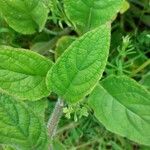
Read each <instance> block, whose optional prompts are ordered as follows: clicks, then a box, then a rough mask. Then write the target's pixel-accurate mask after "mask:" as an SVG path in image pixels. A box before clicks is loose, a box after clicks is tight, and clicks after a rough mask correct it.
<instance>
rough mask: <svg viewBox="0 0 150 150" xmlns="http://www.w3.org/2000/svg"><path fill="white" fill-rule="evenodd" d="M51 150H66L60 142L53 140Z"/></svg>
mask: <svg viewBox="0 0 150 150" xmlns="http://www.w3.org/2000/svg"><path fill="white" fill-rule="evenodd" d="M53 150H66V148H65V146H64V145H63V144H62V143H61V142H60V141H58V140H53Z"/></svg>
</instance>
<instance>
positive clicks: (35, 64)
mask: <svg viewBox="0 0 150 150" xmlns="http://www.w3.org/2000/svg"><path fill="white" fill-rule="evenodd" d="M51 66H52V62H51V61H50V60H48V59H46V58H44V57H43V56H41V55H39V54H37V53H34V52H31V51H29V50H24V49H15V48H12V47H0V90H3V91H6V92H7V93H9V94H11V95H14V96H16V97H19V98H20V99H29V100H37V99H40V98H42V97H45V96H47V95H48V94H49V92H50V91H49V90H48V89H47V87H46V83H45V77H46V74H47V72H48V70H49V69H50V68H51Z"/></svg>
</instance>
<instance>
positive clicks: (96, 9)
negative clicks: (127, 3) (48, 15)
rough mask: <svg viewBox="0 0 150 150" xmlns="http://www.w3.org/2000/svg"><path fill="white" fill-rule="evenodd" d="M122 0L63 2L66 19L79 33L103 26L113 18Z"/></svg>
mask: <svg viewBox="0 0 150 150" xmlns="http://www.w3.org/2000/svg"><path fill="white" fill-rule="evenodd" d="M122 1H123V0H76V1H75V0H64V8H65V12H66V15H67V17H68V18H69V19H70V21H71V22H72V23H73V24H75V25H76V26H77V28H78V30H79V31H81V32H86V31H88V30H90V29H93V28H95V27H98V26H100V25H102V24H105V23H106V22H107V21H111V20H112V19H113V18H115V16H116V14H117V12H119V10H120V9H121V6H122Z"/></svg>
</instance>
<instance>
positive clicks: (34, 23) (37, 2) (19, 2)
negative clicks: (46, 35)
mask: <svg viewBox="0 0 150 150" xmlns="http://www.w3.org/2000/svg"><path fill="white" fill-rule="evenodd" d="M0 12H1V13H2V14H3V16H4V18H5V20H6V22H7V23H8V24H9V26H10V27H12V28H13V29H14V30H16V31H17V32H20V33H23V34H32V33H34V32H36V31H41V30H42V29H43V27H44V25H45V22H46V20H47V15H48V9H47V8H46V6H45V4H44V2H43V0H0Z"/></svg>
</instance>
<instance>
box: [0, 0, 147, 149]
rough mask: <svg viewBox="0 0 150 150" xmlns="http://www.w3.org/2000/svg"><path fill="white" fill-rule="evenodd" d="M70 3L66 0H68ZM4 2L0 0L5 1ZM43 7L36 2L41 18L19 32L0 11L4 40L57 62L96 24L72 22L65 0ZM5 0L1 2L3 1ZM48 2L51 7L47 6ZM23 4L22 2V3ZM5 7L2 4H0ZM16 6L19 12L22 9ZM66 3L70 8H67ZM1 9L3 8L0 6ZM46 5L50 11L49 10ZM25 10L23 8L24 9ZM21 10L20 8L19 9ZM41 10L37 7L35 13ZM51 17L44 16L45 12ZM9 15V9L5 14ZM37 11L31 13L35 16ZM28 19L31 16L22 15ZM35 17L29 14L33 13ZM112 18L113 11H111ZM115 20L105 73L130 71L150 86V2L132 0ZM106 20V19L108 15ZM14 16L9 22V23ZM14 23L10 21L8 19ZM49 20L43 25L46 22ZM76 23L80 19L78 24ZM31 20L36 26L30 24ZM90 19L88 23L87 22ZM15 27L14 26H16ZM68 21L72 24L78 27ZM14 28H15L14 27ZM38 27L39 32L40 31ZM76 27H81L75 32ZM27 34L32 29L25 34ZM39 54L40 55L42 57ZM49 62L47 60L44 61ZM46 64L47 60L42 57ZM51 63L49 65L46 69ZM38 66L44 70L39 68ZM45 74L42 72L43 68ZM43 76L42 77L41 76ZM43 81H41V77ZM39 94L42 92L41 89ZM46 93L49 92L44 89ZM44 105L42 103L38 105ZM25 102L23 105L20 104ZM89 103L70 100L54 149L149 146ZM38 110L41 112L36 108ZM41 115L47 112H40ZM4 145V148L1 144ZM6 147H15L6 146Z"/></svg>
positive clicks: (2, 42)
mask: <svg viewBox="0 0 150 150" xmlns="http://www.w3.org/2000/svg"><path fill="white" fill-rule="evenodd" d="M65 1H66V2H69V1H68V0H65ZM1 2H2V1H0V3H1ZM41 3H42V4H41V5H40V6H38V5H37V6H36V7H37V8H36V11H37V10H42V11H43V12H44V13H42V14H43V16H41V20H38V22H34V19H33V20H32V21H33V22H34V25H33V22H32V23H31V22H28V26H30V27H29V28H28V30H26V26H24V23H22V27H21V29H20V28H18V30H17V31H18V32H20V33H23V34H20V33H18V32H16V31H15V30H13V29H12V28H13V26H14V23H15V24H19V23H18V22H14V21H13V19H12V18H9V17H8V18H6V20H4V19H3V17H2V14H0V15H1V16H0V45H6V46H12V47H15V48H27V49H30V50H32V51H35V52H37V53H39V54H42V55H44V56H46V57H47V58H49V59H51V60H52V61H56V60H57V59H58V57H59V56H61V54H62V53H63V52H64V50H65V49H66V48H67V47H68V46H69V45H70V44H71V43H72V42H73V41H74V40H75V39H76V38H77V37H78V36H79V35H81V34H83V33H84V32H86V31H87V30H88V29H89V28H92V27H93V26H96V25H97V23H94V22H93V25H90V26H88V29H85V30H83V27H82V26H83V24H81V23H80V20H76V19H75V20H74V22H71V21H70V20H71V17H72V16H66V15H65V12H64V10H63V6H62V0H53V1H51V2H48V1H46V0H43V1H42V2H41ZM1 4H3V3H1ZM43 4H46V6H47V8H45V7H43ZM21 5H22V4H20V3H19V4H18V6H19V7H20V6H21ZM1 6H2V5H1ZM18 6H16V9H17V10H15V9H13V10H12V11H14V13H15V11H18V10H20V8H19V7H18ZM68 6H69V5H67V6H66V7H68ZM0 8H1V7H0ZM3 9H4V10H3V11H5V13H10V12H8V11H6V10H7V8H6V7H3ZM47 9H50V10H51V11H50V12H49V14H48V11H47ZM20 11H21V14H23V13H22V11H23V12H24V11H26V10H25V9H21V10H20ZM70 13H71V12H70ZM17 14H18V15H19V13H18V12H17ZM25 14H26V13H25ZM39 14H40V12H38V11H37V14H36V15H37V16H38V15H39ZM47 14H48V18H47V21H46V15H47ZM5 15H8V16H9V14H5ZM37 16H32V17H33V18H34V17H35V18H36V17H37ZM19 17H23V18H28V17H29V16H28V15H23V16H19ZM30 17H31V16H30ZM108 17H110V16H108ZM114 17H115V20H114V22H113V24H112V31H111V32H112V38H111V39H112V40H111V48H110V55H109V59H108V63H107V67H106V69H105V72H104V76H103V78H105V77H107V76H109V75H127V76H128V77H132V78H134V79H135V80H136V81H137V82H139V83H140V84H141V85H143V86H144V87H145V88H146V89H148V90H150V72H149V71H150V59H149V57H150V30H149V28H150V2H149V0H128V2H126V3H124V5H123V7H122V9H121V11H120V13H119V14H118V15H117V16H114ZM105 19H107V18H105ZM10 20H11V22H9V21H10ZM6 21H7V22H9V24H10V26H8V24H7V22H6ZM45 22H46V26H45V27H44V29H43V30H41V29H42V27H43V25H44V23H45ZM76 22H77V23H78V24H76ZM30 24H32V25H33V26H31V25H30ZM85 24H86V23H85ZM15 26H16V25H15ZM70 26H74V29H75V30H74V29H73V28H71V27H70ZM11 27H12V28H11ZM36 31H41V32H40V33H39V32H36ZM75 31H77V32H75ZM27 33H33V34H29V35H27ZM39 59H41V58H39ZM43 61H47V60H43ZM43 63H44V62H43ZM49 67H51V63H50V64H49V66H47V67H46V66H45V69H47V68H49ZM38 71H40V70H38ZM41 74H44V72H41ZM38 80H39V78H38ZM40 81H41V80H40ZM37 94H38V93H37ZM46 95H48V93H47V92H46ZM56 99H57V96H56V95H55V94H51V95H50V96H49V97H48V98H47V99H45V102H47V103H46V104H42V105H44V106H43V107H46V112H45V118H44V120H45V121H47V120H48V116H49V115H50V113H51V112H50V110H52V109H53V107H54V105H55V102H56ZM27 104H28V105H29V106H31V108H32V109H34V110H35V111H36V112H38V111H39V110H38V109H37V107H38V108H39V104H37V105H32V104H31V102H27ZM40 106H41V105H40ZM22 107H24V106H22ZM88 109H89V106H88V105H87V104H86V103H85V101H83V102H82V103H78V104H76V105H74V104H72V105H67V106H66V107H65V108H64V113H65V115H64V116H63V118H62V120H61V122H60V124H59V129H58V131H57V133H56V139H55V140H54V142H53V146H54V149H56V150H61V149H62V150H64V149H68V150H84V149H87V150H107V149H108V150H149V149H150V147H146V146H142V145H139V144H138V143H134V142H132V141H130V140H128V139H126V138H123V137H121V136H119V135H116V134H113V133H111V132H109V131H107V130H106V129H105V128H104V126H103V125H102V124H100V123H99V122H98V121H97V119H96V118H95V117H94V116H93V115H92V113H91V112H89V111H88ZM38 113H39V112H38ZM41 117H42V118H43V115H42V116H41ZM1 149H2V147H1ZM3 149H11V148H8V147H3Z"/></svg>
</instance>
